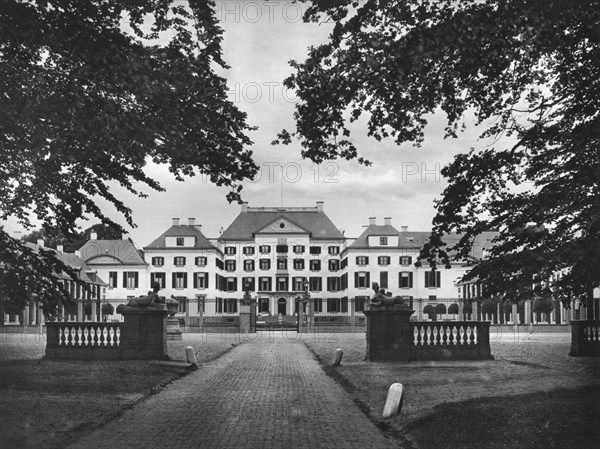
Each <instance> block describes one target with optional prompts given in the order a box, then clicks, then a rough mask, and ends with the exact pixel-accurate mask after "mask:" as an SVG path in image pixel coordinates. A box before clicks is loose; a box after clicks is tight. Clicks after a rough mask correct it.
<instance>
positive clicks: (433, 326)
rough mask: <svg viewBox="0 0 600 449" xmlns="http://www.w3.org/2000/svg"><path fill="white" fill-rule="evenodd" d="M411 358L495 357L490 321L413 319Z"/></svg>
mask: <svg viewBox="0 0 600 449" xmlns="http://www.w3.org/2000/svg"><path fill="white" fill-rule="evenodd" d="M410 326H411V329H412V336H413V339H412V341H411V342H410V360H443V359H455V360H481V359H490V358H492V354H491V349H490V323H489V322H485V321H451V322H422V321H411V322H410Z"/></svg>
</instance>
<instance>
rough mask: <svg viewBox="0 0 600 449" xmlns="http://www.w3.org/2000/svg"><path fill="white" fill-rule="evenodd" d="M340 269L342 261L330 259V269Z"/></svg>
mask: <svg viewBox="0 0 600 449" xmlns="http://www.w3.org/2000/svg"><path fill="white" fill-rule="evenodd" d="M339 269H340V261H339V260H330V261H329V271H338V270H339Z"/></svg>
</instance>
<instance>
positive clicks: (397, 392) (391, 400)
mask: <svg viewBox="0 0 600 449" xmlns="http://www.w3.org/2000/svg"><path fill="white" fill-rule="evenodd" d="M403 390H404V387H403V386H402V384H399V383H395V384H392V385H391V386H390V389H389V390H388V395H387V399H386V400H385V405H384V406H383V413H382V414H381V417H382V418H384V419H385V418H391V417H392V416H395V415H397V414H398V413H400V410H401V409H402V393H403Z"/></svg>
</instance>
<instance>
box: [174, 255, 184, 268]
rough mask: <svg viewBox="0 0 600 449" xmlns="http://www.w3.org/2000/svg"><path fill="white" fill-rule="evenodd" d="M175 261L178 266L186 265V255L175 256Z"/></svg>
mask: <svg viewBox="0 0 600 449" xmlns="http://www.w3.org/2000/svg"><path fill="white" fill-rule="evenodd" d="M173 263H174V264H175V266H176V267H183V266H184V265H185V257H175V259H173Z"/></svg>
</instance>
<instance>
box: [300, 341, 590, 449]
mask: <svg viewBox="0 0 600 449" xmlns="http://www.w3.org/2000/svg"><path fill="white" fill-rule="evenodd" d="M521 337H522V336H521ZM304 342H305V344H306V345H307V346H308V347H309V348H310V349H311V350H312V351H313V353H314V354H315V355H316V357H317V358H318V359H319V361H320V362H321V363H322V365H323V368H324V369H325V371H326V372H327V373H328V374H330V375H331V376H332V377H333V378H335V379H336V380H337V381H338V382H339V383H340V384H341V385H342V386H343V387H344V388H345V389H346V391H347V392H348V393H349V394H350V395H351V396H352V397H353V398H354V400H355V402H356V403H357V405H358V406H359V407H360V408H361V409H362V410H363V411H364V412H365V413H366V414H367V415H368V416H369V418H370V419H371V420H372V421H373V422H374V423H375V424H376V425H378V426H379V427H380V428H381V429H382V430H384V431H385V432H387V433H388V434H389V435H390V436H393V437H395V438H397V439H398V440H400V441H401V442H403V443H404V445H406V446H410V445H411V442H413V443H414V445H415V446H417V447H419V448H421V449H426V448H454V447H456V448H480V447H482V446H483V445H485V447H487V448H534V447H535V448H537V447H540V448H541V447H544V448H552V447H555V448H562V447H581V448H586V447H590V448H596V447H600V433H599V431H598V426H597V422H598V419H599V418H598V417H599V416H600V358H573V357H569V356H568V352H569V343H568V340H567V339H566V338H560V336H558V337H557V336H548V338H545V337H544V336H543V335H538V336H535V338H515V339H513V338H512V337H511V338H499V339H497V340H496V341H492V343H491V344H492V354H493V355H494V356H495V360H492V361H473V362H464V361H446V362H411V363H401V362H397V363H372V362H365V361H364V356H365V350H366V344H365V335H364V334H332V335H328V336H327V337H326V338H319V339H316V338H311V337H310V336H307V337H306V338H304ZM337 347H340V348H342V349H343V350H344V356H343V359H342V365H341V366H339V367H335V368H334V367H331V366H330V363H331V359H332V356H333V353H334V351H335V349H336V348H337ZM395 382H400V383H402V384H403V386H404V402H403V405H402V410H401V413H400V414H399V415H398V416H395V417H393V418H391V419H387V420H383V419H382V418H381V411H382V410H383V405H384V403H385V399H386V395H387V390H388V388H389V386H390V385H391V384H392V383H395Z"/></svg>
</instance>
